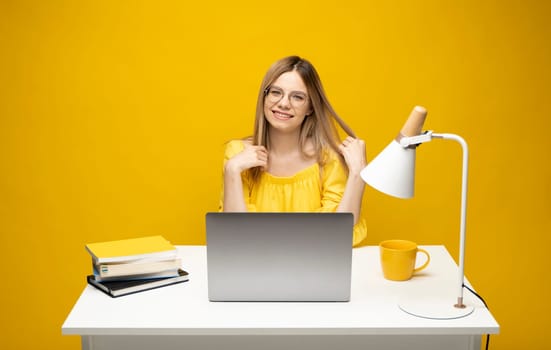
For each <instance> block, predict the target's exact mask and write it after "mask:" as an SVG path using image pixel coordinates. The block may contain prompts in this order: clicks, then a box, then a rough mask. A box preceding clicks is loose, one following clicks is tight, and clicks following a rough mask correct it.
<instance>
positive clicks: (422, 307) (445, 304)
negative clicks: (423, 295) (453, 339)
mask: <svg viewBox="0 0 551 350" xmlns="http://www.w3.org/2000/svg"><path fill="white" fill-rule="evenodd" d="M398 307H399V308H400V310H402V311H404V312H406V313H408V314H410V315H413V316H416V317H422V318H428V319H432V320H452V319H455V318H462V317H465V316H469V315H470V314H472V313H473V312H474V307H472V306H467V305H463V306H462V307H455V306H454V304H453V302H451V301H449V300H446V301H443V300H407V301H403V302H400V303H399V304H398Z"/></svg>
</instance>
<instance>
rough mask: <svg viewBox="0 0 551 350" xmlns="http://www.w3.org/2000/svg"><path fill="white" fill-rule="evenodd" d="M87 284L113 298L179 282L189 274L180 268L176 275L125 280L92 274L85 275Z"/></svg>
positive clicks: (186, 278)
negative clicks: (99, 278)
mask: <svg viewBox="0 0 551 350" xmlns="http://www.w3.org/2000/svg"><path fill="white" fill-rule="evenodd" d="M86 280H87V281H88V283H89V284H91V285H92V286H94V287H96V288H97V289H99V290H101V291H102V292H104V293H106V294H108V295H109V296H111V297H113V298H115V297H120V296H123V295H128V294H132V293H137V292H142V291H145V290H150V289H154V288H159V287H164V286H168V285H171V284H176V283H181V282H185V281H188V280H189V274H188V273H187V272H186V271H184V270H182V269H179V270H178V276H175V277H161V278H150V279H141V280H127V281H101V282H100V281H97V280H96V278H95V276H94V275H89V276H87V277H86Z"/></svg>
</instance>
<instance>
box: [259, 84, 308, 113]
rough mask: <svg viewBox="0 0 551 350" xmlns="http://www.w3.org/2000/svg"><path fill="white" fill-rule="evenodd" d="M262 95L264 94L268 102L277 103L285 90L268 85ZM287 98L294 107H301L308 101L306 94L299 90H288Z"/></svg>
mask: <svg viewBox="0 0 551 350" xmlns="http://www.w3.org/2000/svg"><path fill="white" fill-rule="evenodd" d="M264 95H265V96H266V101H268V102H269V103H278V102H279V101H281V100H282V99H283V97H284V96H285V92H284V91H283V90H282V89H280V88H278V87H275V86H268V87H267V88H266V90H264ZM287 98H288V99H289V103H290V104H291V106H293V107H294V108H300V107H303V106H304V105H306V102H307V101H308V95H306V94H305V93H304V92H300V91H292V92H290V93H289V94H288V96H287Z"/></svg>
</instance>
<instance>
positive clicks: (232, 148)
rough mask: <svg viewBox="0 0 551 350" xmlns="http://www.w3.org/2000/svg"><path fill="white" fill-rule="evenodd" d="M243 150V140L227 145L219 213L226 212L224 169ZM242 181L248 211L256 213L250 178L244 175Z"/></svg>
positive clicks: (233, 141) (230, 142)
mask: <svg viewBox="0 0 551 350" xmlns="http://www.w3.org/2000/svg"><path fill="white" fill-rule="evenodd" d="M243 149H245V145H244V144H243V141H242V140H232V141H229V142H228V143H226V148H225V150H224V163H223V166H222V191H221V192H220V202H219V204H218V211H223V210H224V169H225V168H226V162H227V161H228V160H230V159H231V158H233V157H234V156H235V155H237V154H239V153H241V152H242V151H243ZM241 181H242V182H243V198H244V199H245V204H246V205H247V211H256V206H255V205H254V204H251V203H250V190H251V186H250V185H251V184H250V181H249V178H248V176H246V175H245V174H242V175H241Z"/></svg>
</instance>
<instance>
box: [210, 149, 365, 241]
mask: <svg viewBox="0 0 551 350" xmlns="http://www.w3.org/2000/svg"><path fill="white" fill-rule="evenodd" d="M243 149H244V145H243V141H240V140H234V141H230V142H228V144H227V145H226V150H225V154H224V164H225V163H226V162H227V161H228V159H230V158H232V157H233V156H235V155H236V154H238V153H240V152H241V151H242V150H243ZM327 155H328V157H327V161H326V163H325V165H324V167H323V171H321V174H320V167H319V165H318V163H315V164H313V165H311V166H309V167H308V168H306V169H304V170H301V171H299V172H297V173H296V174H294V175H293V176H289V177H279V176H273V175H271V174H268V173H267V172H263V173H262V175H261V177H260V181H259V182H258V184H257V185H256V186H252V184H251V182H250V179H249V178H248V176H247V175H246V173H243V175H242V176H241V178H242V181H243V198H244V199H245V204H246V205H247V208H248V210H249V211H257V212H334V211H336V210H337V207H338V206H339V203H340V200H341V198H342V196H343V194H344V189H345V186H346V180H347V173H346V169H345V168H344V167H343V165H342V164H341V162H340V161H339V159H338V156H337V155H336V154H335V153H334V152H331V151H329V152H328V154H327ZM223 196H224V191H223V190H222V194H221V196H220V206H219V209H220V210H223V203H224V198H223ZM366 236H367V227H366V224H365V220H364V219H363V218H360V219H359V220H358V222H357V223H356V225H354V237H353V245H354V246H356V245H358V244H360V243H361V242H362V241H363V240H364V239H365V237H366Z"/></svg>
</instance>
